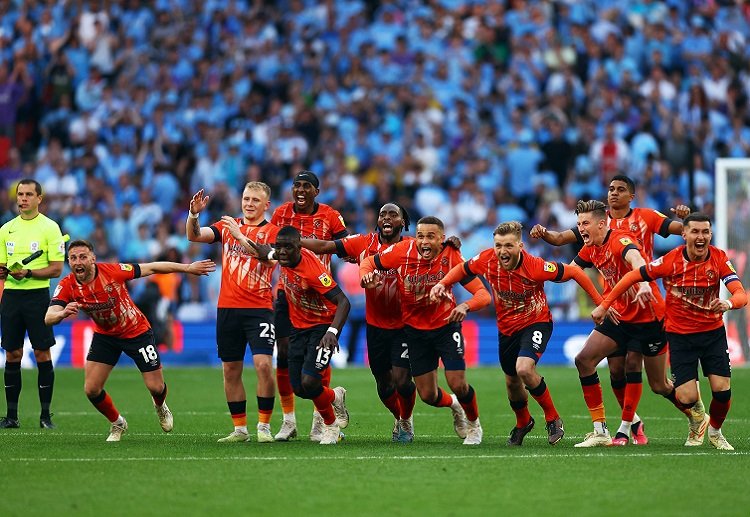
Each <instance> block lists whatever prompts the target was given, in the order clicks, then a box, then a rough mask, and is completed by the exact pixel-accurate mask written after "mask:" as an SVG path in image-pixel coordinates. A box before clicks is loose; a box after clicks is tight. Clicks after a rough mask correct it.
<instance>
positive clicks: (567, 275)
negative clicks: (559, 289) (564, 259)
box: [560, 264, 602, 305]
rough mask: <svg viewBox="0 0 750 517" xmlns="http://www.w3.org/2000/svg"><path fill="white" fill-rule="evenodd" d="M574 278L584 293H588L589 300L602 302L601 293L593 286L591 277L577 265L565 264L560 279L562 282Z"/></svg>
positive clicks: (596, 302)
mask: <svg viewBox="0 0 750 517" xmlns="http://www.w3.org/2000/svg"><path fill="white" fill-rule="evenodd" d="M571 279H573V280H575V281H576V283H578V285H580V286H581V287H582V288H583V290H584V291H586V294H588V295H589V298H591V300H592V301H593V302H594V303H595V304H597V305H599V304H600V303H602V295H601V294H599V291H597V290H596V287H595V286H594V282H592V281H591V279H590V278H589V277H588V275H586V273H585V272H584V271H583V269H581V268H580V267H578V266H571V265H570V264H568V265H567V266H565V271H564V272H563V276H562V278H561V279H560V281H562V282H566V281H568V280H571Z"/></svg>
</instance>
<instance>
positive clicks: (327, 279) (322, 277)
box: [318, 273, 333, 287]
mask: <svg viewBox="0 0 750 517" xmlns="http://www.w3.org/2000/svg"><path fill="white" fill-rule="evenodd" d="M318 280H320V283H321V284H323V287H330V286H331V284H332V283H333V280H331V277H330V276H328V273H323V274H322V275H320V276H319V277H318Z"/></svg>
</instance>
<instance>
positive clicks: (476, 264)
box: [464, 249, 565, 336]
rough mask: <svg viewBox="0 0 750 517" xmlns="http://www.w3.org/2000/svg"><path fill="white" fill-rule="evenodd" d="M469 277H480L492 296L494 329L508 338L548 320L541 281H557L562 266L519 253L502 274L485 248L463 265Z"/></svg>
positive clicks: (562, 269) (496, 261) (492, 252)
mask: <svg viewBox="0 0 750 517" xmlns="http://www.w3.org/2000/svg"><path fill="white" fill-rule="evenodd" d="M464 271H466V273H467V274H469V275H482V276H483V277H485V278H486V279H487V281H488V282H489V283H490V285H491V286H492V292H493V293H494V295H495V312H496V313H497V328H498V329H499V330H500V332H502V333H503V335H506V336H510V335H512V334H515V333H516V332H518V331H519V330H521V329H524V328H526V327H528V326H529V325H532V324H534V323H546V322H550V321H552V314H550V311H549V306H548V305H547V296H546V295H545V294H544V282H546V281H547V280H560V279H561V278H562V276H563V273H564V272H565V266H564V265H563V264H560V263H558V262H547V261H545V260H544V259H541V258H539V257H535V256H534V255H529V254H528V253H526V252H525V251H523V250H522V251H521V258H520V260H519V261H518V266H516V268H515V269H513V270H511V271H506V270H505V269H503V268H502V267H501V266H500V261H499V260H498V259H497V256H496V255H495V250H492V249H488V250H484V251H483V252H481V253H480V254H479V255H477V256H476V257H473V258H471V259H469V260H468V261H466V262H465V263H464Z"/></svg>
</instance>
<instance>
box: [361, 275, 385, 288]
mask: <svg viewBox="0 0 750 517" xmlns="http://www.w3.org/2000/svg"><path fill="white" fill-rule="evenodd" d="M359 285H360V286H361V287H362V288H364V289H375V288H376V287H380V286H381V285H383V280H382V279H381V278H380V274H379V273H378V272H377V271H371V272H370V273H367V274H366V275H363V276H362V278H361V279H360V280H359Z"/></svg>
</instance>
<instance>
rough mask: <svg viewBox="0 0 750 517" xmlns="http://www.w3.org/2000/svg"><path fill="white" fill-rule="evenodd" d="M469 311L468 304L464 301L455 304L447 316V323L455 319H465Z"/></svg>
mask: <svg viewBox="0 0 750 517" xmlns="http://www.w3.org/2000/svg"><path fill="white" fill-rule="evenodd" d="M468 312H469V306H468V305H467V304H466V303H460V304H458V305H456V308H455V309H453V310H452V311H451V313H450V314H449V315H448V317H447V318H445V319H446V320H447V321H448V323H454V322H457V321H463V320H465V319H466V314H468Z"/></svg>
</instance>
